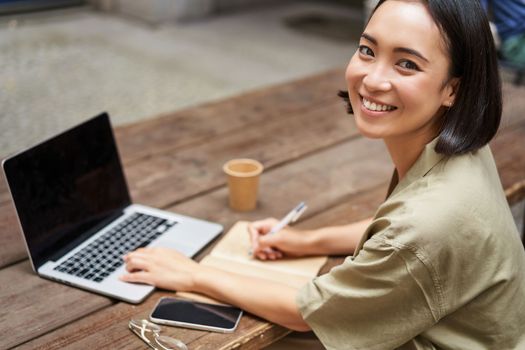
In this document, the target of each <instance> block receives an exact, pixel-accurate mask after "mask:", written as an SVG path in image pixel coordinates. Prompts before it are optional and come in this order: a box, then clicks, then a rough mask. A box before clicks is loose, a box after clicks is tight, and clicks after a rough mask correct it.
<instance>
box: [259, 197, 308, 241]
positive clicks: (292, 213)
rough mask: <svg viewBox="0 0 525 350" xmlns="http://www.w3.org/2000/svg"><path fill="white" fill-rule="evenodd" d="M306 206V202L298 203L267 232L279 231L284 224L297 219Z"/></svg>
mask: <svg viewBox="0 0 525 350" xmlns="http://www.w3.org/2000/svg"><path fill="white" fill-rule="evenodd" d="M306 208H308V207H307V206H306V204H304V202H301V203H299V204H298V205H297V206H296V207H295V208H293V209H292V210H291V211H290V212H289V213H288V214H286V216H285V217H284V218H282V220H281V221H279V223H278V224H277V225H275V226H274V227H273V228H272V229H271V231H270V232H268V233H267V234H268V235H273V234H276V233H277V232H279V231H281V230H282V229H283V227H285V226H286V225H289V224H291V223H294V222H296V221H297V220H298V219H299V217H300V216H301V215H302V214H303V213H304V211H305V210H306Z"/></svg>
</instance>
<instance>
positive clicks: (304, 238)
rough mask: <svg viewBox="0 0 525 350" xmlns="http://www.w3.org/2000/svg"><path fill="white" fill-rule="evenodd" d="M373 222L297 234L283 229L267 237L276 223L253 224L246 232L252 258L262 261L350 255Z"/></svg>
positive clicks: (269, 221)
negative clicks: (248, 236)
mask: <svg viewBox="0 0 525 350" xmlns="http://www.w3.org/2000/svg"><path fill="white" fill-rule="evenodd" d="M371 221H372V218H367V219H365V220H361V221H358V222H355V223H352V224H348V225H343V226H332V227H324V228H320V229H317V230H298V229H295V228H291V227H286V228H284V229H283V230H281V231H279V232H277V233H276V234H273V235H266V234H267V233H268V232H270V230H271V228H272V227H273V226H274V225H276V224H277V222H278V221H277V220H276V219H273V218H271V219H265V220H261V221H256V222H253V223H252V224H250V225H249V227H248V231H249V233H250V236H251V241H252V250H253V254H254V255H255V256H256V257H257V258H259V259H261V260H267V259H271V260H273V259H279V258H281V257H283V256H295V257H297V256H308V255H350V254H353V252H354V250H355V248H356V247H357V244H358V243H359V241H360V240H361V237H362V236H363V233H364V232H365V230H366V228H367V227H368V225H369V224H370V223H371Z"/></svg>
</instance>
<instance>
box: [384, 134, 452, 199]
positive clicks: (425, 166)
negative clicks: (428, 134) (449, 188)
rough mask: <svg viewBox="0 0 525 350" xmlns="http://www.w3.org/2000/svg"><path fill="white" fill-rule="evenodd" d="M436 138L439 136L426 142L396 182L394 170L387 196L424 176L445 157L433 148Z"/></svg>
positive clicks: (395, 171)
mask: <svg viewBox="0 0 525 350" xmlns="http://www.w3.org/2000/svg"><path fill="white" fill-rule="evenodd" d="M438 138H439V137H436V138H435V139H433V140H432V141H430V142H429V143H428V144H426V146H425V148H424V149H423V152H422V153H421V155H420V156H419V157H418V158H417V160H416V162H415V163H414V164H413V165H412V167H411V168H410V169H409V170H408V172H407V173H406V175H405V177H404V178H403V179H402V180H401V181H400V182H398V174H397V170H394V176H393V177H392V182H391V183H390V187H389V192H388V195H387V198H389V197H391V196H393V195H395V194H396V193H398V192H400V191H401V190H403V189H404V188H406V187H407V186H408V185H410V184H411V183H412V182H414V181H416V180H417V179H420V178H422V177H425V176H426V175H427V174H428V173H430V171H431V170H432V169H433V168H434V167H435V166H436V165H437V164H438V163H439V162H441V160H443V158H445V156H444V155H443V154H439V153H437V152H436V151H435V149H434V148H435V147H436V144H437V141H438Z"/></svg>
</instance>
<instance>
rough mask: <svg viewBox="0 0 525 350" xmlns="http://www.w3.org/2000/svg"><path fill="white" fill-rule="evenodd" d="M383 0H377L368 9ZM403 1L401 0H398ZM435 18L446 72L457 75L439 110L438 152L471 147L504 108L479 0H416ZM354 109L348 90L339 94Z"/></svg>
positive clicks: (486, 136) (494, 126) (490, 133)
mask: <svg viewBox="0 0 525 350" xmlns="http://www.w3.org/2000/svg"><path fill="white" fill-rule="evenodd" d="M385 1H394V0H381V1H379V3H378V4H377V6H376V7H375V8H374V10H373V11H372V15H371V16H373V15H374V13H375V11H376V10H377V9H378V8H379V6H381V5H382V4H383V3H385ZM396 1H403V0H396ZM418 1H420V2H421V3H423V4H424V5H425V6H426V7H427V9H428V10H429V12H430V15H431V17H432V18H433V20H434V22H435V23H436V24H437V26H438V28H439V30H440V31H441V33H442V36H443V38H444V41H445V45H446V48H447V50H448V52H449V56H450V62H451V64H450V69H449V77H448V79H451V78H452V77H456V78H459V86H458V88H457V91H456V97H455V99H454V104H453V105H452V106H451V107H450V108H449V109H448V110H447V111H446V113H444V114H443V116H442V118H443V120H442V126H441V130H440V133H439V139H438V141H437V144H436V148H435V150H436V152H437V153H441V154H444V155H447V156H452V155H459V154H463V153H467V152H471V151H475V150H477V149H479V148H481V147H483V146H484V145H486V144H487V143H488V142H489V141H490V140H491V139H492V138H493V137H494V135H495V134H496V132H497V130H498V127H499V124H500V120H501V112H502V97H501V81H500V77H499V71H498V61H497V55H496V49H495V46H494V41H493V38H492V34H491V31H490V27H489V22H488V19H487V16H486V14H485V11H484V10H483V8H482V7H481V5H480V2H479V0H418ZM338 95H339V96H340V97H342V98H343V99H344V100H345V101H346V103H347V109H348V113H351V114H353V111H352V106H351V105H350V100H349V96H348V91H340V92H339V94H338Z"/></svg>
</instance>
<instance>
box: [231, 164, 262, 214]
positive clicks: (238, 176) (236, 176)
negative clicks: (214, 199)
mask: <svg viewBox="0 0 525 350" xmlns="http://www.w3.org/2000/svg"><path fill="white" fill-rule="evenodd" d="M222 169H223V170H224V172H225V173H226V174H227V175H228V189H229V192H230V195H229V198H230V199H229V201H230V208H232V209H233V210H237V211H249V210H253V209H255V207H256V205H257V191H258V187H259V175H261V173H262V171H263V165H262V164H261V163H259V162H258V161H256V160H253V159H232V160H230V161H228V162H227V163H226V164H224V166H223V167H222Z"/></svg>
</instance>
